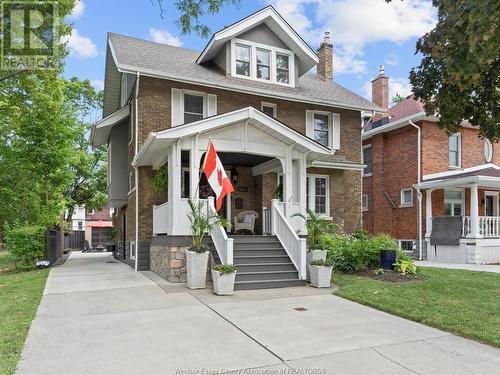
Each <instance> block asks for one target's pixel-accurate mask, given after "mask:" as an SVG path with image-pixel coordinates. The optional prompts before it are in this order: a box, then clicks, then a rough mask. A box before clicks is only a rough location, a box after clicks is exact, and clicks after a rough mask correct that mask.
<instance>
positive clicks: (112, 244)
mask: <svg viewBox="0 0 500 375" xmlns="http://www.w3.org/2000/svg"><path fill="white" fill-rule="evenodd" d="M117 234H118V232H117V231H116V229H115V228H107V229H106V230H105V232H104V237H105V238H106V251H108V252H113V251H115V250H116V235H117Z"/></svg>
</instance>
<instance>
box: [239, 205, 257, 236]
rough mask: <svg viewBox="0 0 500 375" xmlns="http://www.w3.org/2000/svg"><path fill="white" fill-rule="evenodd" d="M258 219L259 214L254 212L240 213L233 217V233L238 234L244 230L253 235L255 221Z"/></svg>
mask: <svg viewBox="0 0 500 375" xmlns="http://www.w3.org/2000/svg"><path fill="white" fill-rule="evenodd" d="M258 217H259V214H258V213H257V212H255V211H251V210H247V211H241V212H240V213H239V214H238V215H236V216H235V217H234V232H235V233H238V232H241V231H244V230H246V231H249V232H250V233H251V234H255V220H256V219H257V218H258Z"/></svg>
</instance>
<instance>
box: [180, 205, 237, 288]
mask: <svg viewBox="0 0 500 375" xmlns="http://www.w3.org/2000/svg"><path fill="white" fill-rule="evenodd" d="M188 203H189V208H190V211H191V212H190V213H189V214H188V217H189V221H190V222H191V235H192V237H193V244H192V245H191V247H190V248H189V249H188V250H187V251H186V270H187V287H188V288H189V289H203V288H205V281H206V278H207V265H208V251H209V248H208V246H206V245H205V244H204V243H203V239H204V238H205V235H206V234H207V233H208V232H210V231H211V230H212V228H213V227H214V225H220V226H222V227H225V228H229V227H230V226H231V223H230V222H229V221H228V220H226V219H224V218H222V217H220V216H219V215H217V214H210V213H208V211H205V210H204V209H203V203H202V202H199V203H197V204H196V203H193V202H192V201H191V200H190V201H189V202H188Z"/></svg>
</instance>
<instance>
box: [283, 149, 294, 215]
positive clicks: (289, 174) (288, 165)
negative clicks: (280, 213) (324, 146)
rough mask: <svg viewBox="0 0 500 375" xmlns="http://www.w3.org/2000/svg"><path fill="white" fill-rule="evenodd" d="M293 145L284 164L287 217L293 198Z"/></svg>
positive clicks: (285, 213)
mask: <svg viewBox="0 0 500 375" xmlns="http://www.w3.org/2000/svg"><path fill="white" fill-rule="evenodd" d="M292 151H293V145H292V146H289V147H288V148H287V153H286V158H285V159H284V160H282V163H283V202H285V212H284V215H285V217H287V216H288V213H289V208H288V206H289V204H290V202H291V201H292V197H293V163H292Z"/></svg>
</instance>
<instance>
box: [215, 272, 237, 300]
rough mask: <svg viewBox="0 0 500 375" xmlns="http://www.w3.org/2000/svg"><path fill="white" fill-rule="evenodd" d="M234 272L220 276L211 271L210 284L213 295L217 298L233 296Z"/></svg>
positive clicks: (218, 273)
mask: <svg viewBox="0 0 500 375" xmlns="http://www.w3.org/2000/svg"><path fill="white" fill-rule="evenodd" d="M235 279H236V271H234V272H232V273H226V274H221V273H220V272H217V271H214V270H212V282H213V284H214V293H215V294H217V295H219V296H230V295H232V294H234V280H235Z"/></svg>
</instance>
